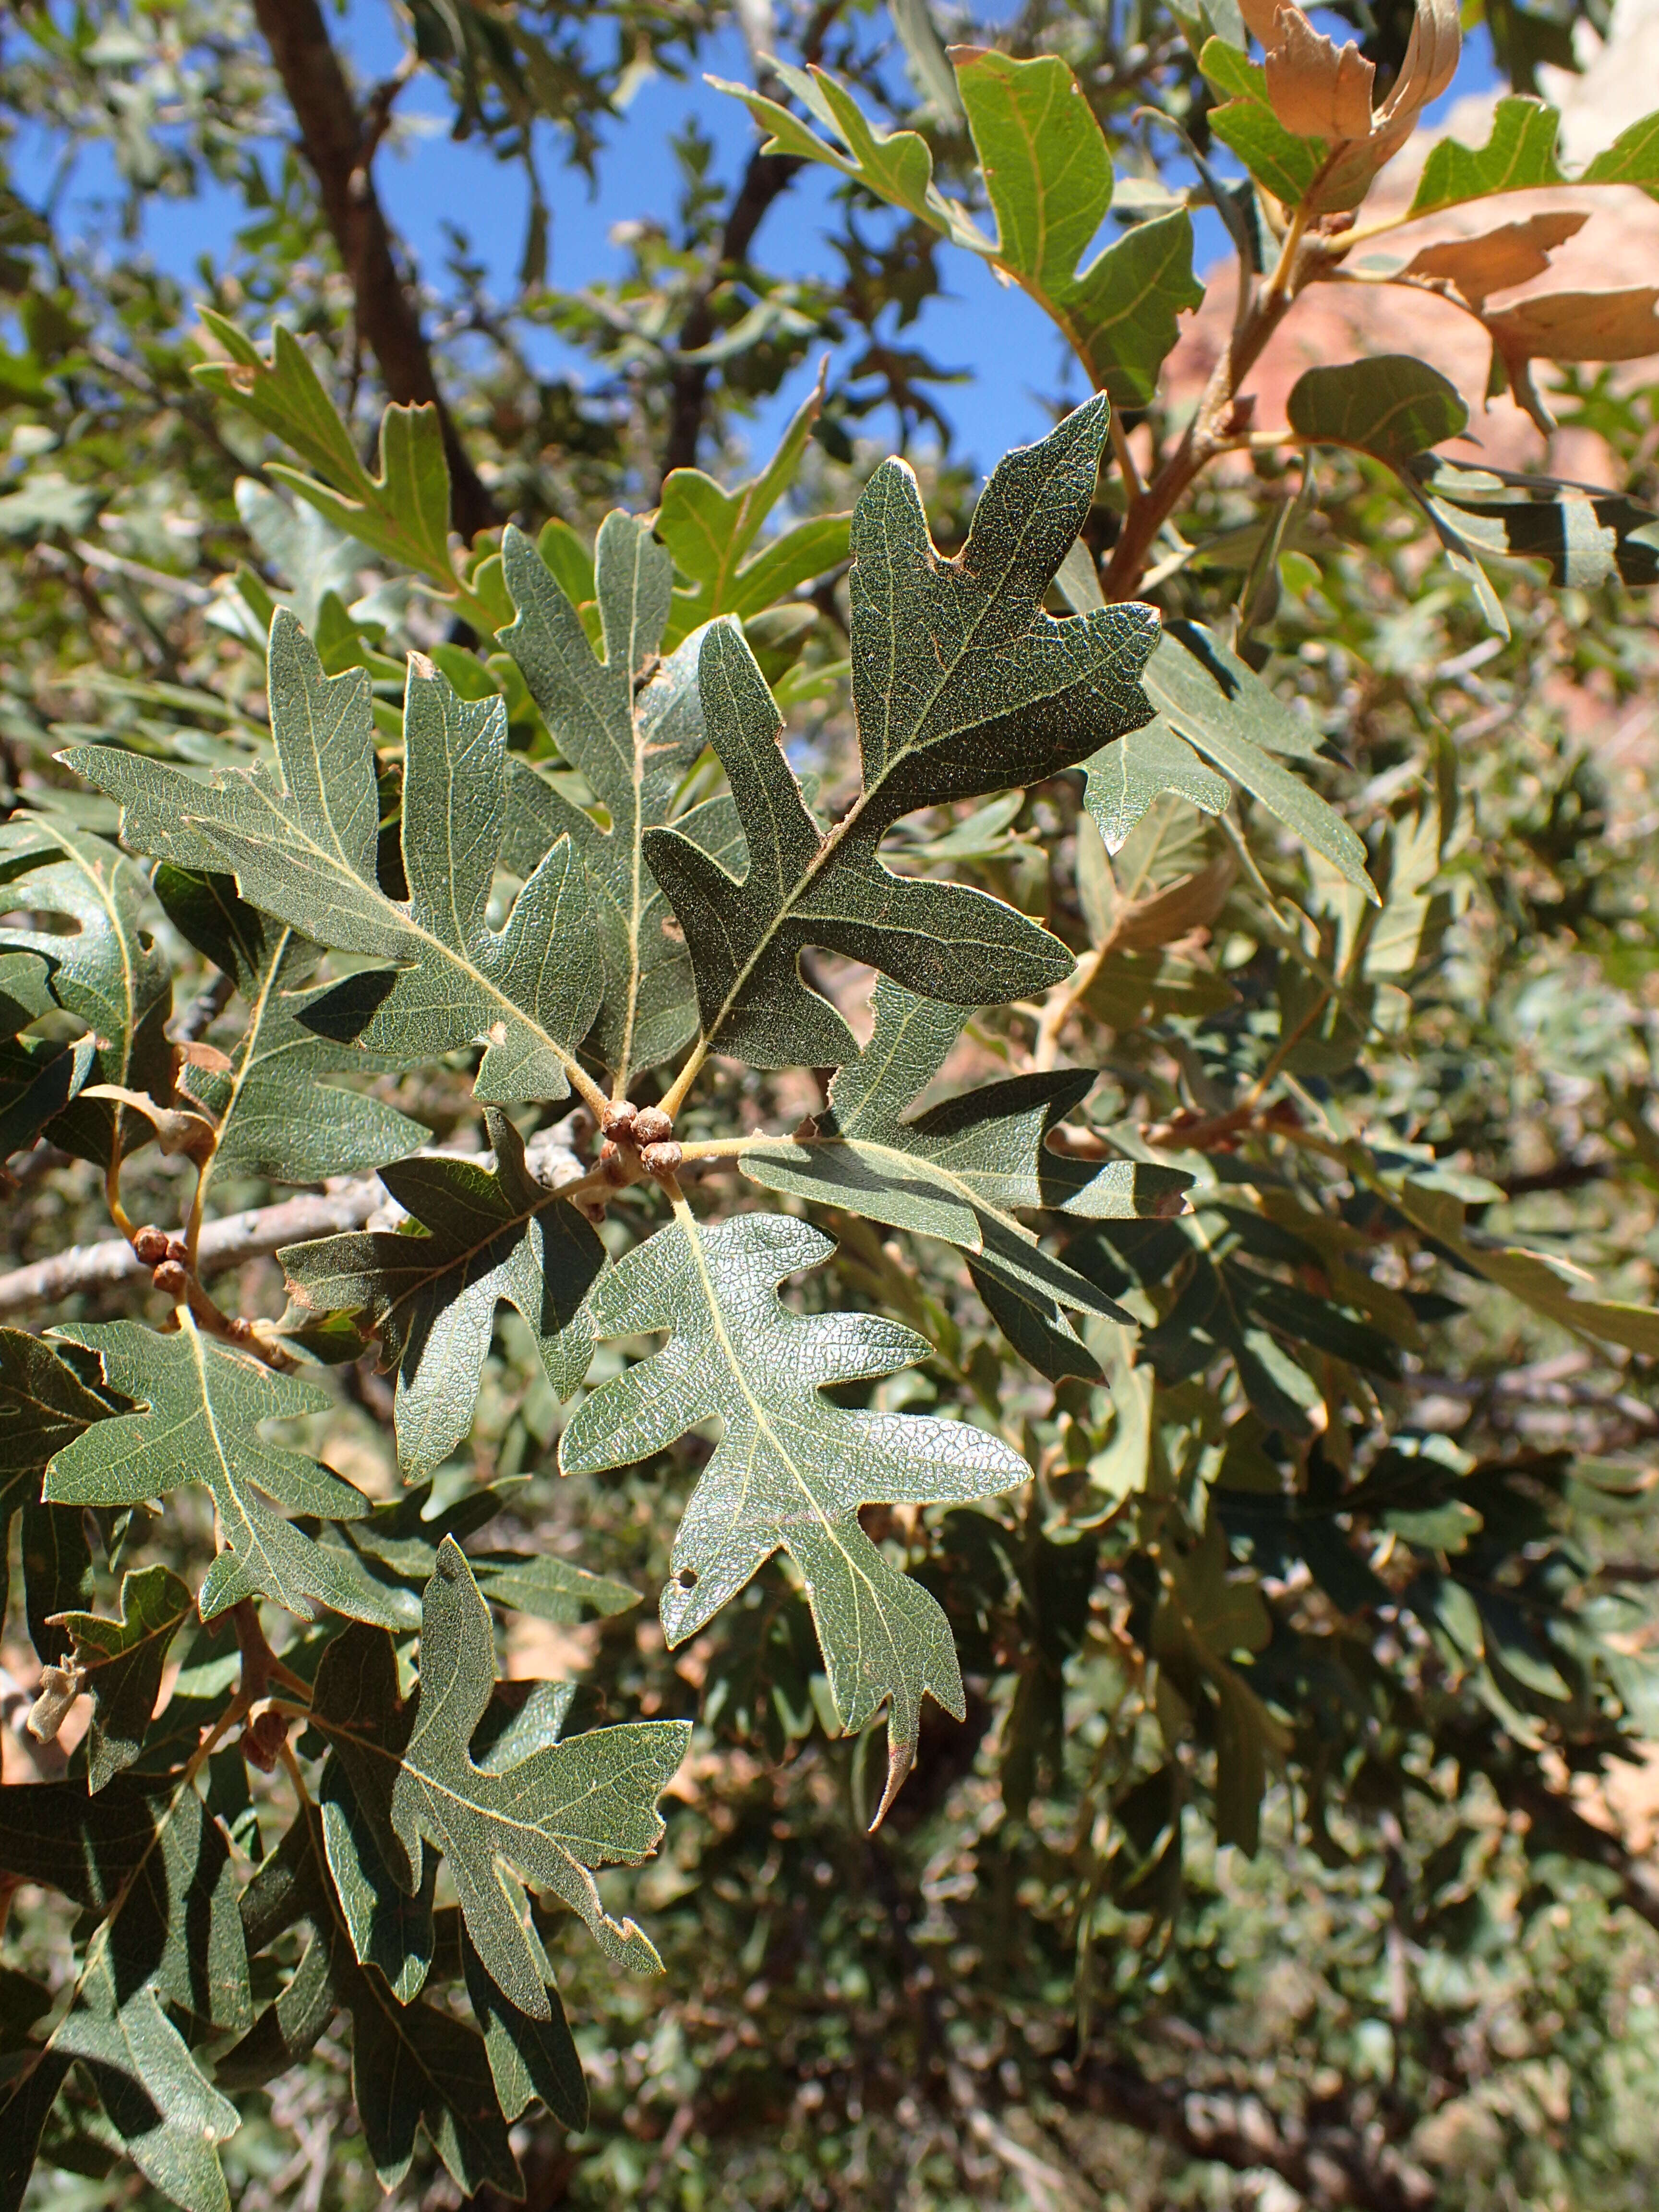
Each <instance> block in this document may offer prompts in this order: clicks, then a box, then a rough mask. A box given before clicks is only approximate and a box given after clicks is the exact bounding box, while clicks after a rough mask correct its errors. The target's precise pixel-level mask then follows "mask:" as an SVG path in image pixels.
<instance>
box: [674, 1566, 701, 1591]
mask: <svg viewBox="0 0 1659 2212" xmlns="http://www.w3.org/2000/svg"><path fill="white" fill-rule="evenodd" d="M674 1580H675V1581H676V1582H677V1583H678V1584H679V1586H680V1588H681V1589H683V1590H694V1589H696V1587H697V1571H696V1568H695V1567H681V1568H680V1569H679V1570H678V1571H677V1573H676V1574H675V1577H674Z"/></svg>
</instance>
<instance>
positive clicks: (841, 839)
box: [703, 502, 1079, 1045]
mask: <svg viewBox="0 0 1659 2212" xmlns="http://www.w3.org/2000/svg"><path fill="white" fill-rule="evenodd" d="M1041 512H1042V507H1041V503H1040V502H1037V503H1036V504H1034V506H1033V507H1032V509H1031V512H1030V514H1029V515H1028V517H1027V518H1026V528H1025V529H1024V531H1022V532H1020V533H1019V535H1018V537H1017V538H1015V540H1014V543H1013V547H1012V550H1011V552H1010V554H1009V557H1008V560H1007V562H1006V563H1005V565H1004V567H1003V568H1002V570H1001V572H1000V574H999V576H998V578H997V582H996V586H995V587H994V589H992V590H990V591H987V593H986V595H985V599H984V603H983V605H981V608H980V611H979V612H978V614H977V615H976V616H975V617H974V621H973V623H972V624H971V625H970V627H969V629H968V631H967V634H966V636H965V638H964V640H963V644H962V646H961V647H960V649H959V650H958V651H957V653H956V654H955V655H953V657H952V658H951V662H950V665H948V667H945V668H944V669H943V670H942V671H941V672H940V675H939V681H938V683H937V684H934V686H933V689H932V690H931V691H929V692H928V693H927V696H926V699H925V701H924V702H923V704H922V705H921V708H919V710H918V711H917V713H916V715H915V723H914V728H915V729H917V730H919V729H920V728H921V726H922V725H923V724H924V723H925V722H926V721H927V717H928V715H929V714H931V713H932V712H933V707H934V704H935V702H937V701H938V699H939V695H940V693H941V692H943V690H945V686H946V684H948V683H949V682H950V681H951V678H952V677H953V676H954V675H955V674H956V671H957V669H958V668H959V667H960V666H961V665H962V663H963V660H964V659H966V658H967V655H968V653H969V651H970V650H971V648H972V645H973V641H974V640H975V638H976V637H977V635H979V631H980V629H981V627H982V626H983V624H984V623H986V622H987V621H988V620H989V619H990V617H991V613H992V611H993V609H994V607H995V605H996V604H997V599H998V594H999V592H1000V590H1001V588H1002V586H1003V585H1004V584H1005V583H1006V580H1007V578H1008V575H1009V573H1010V571H1011V570H1012V568H1013V567H1014V566H1015V563H1016V562H1017V559H1018V552H1019V549H1020V548H1021V546H1023V545H1024V543H1025V539H1026V538H1027V536H1028V535H1029V533H1030V526H1031V524H1032V523H1033V522H1034V520H1036V516H1037V515H1038V514H1040V513H1041ZM925 527H926V526H925V524H924V528H925ZM927 542H928V550H929V551H930V552H931V553H932V555H933V561H934V562H935V563H938V564H939V565H941V566H945V567H949V566H951V563H950V562H942V563H940V562H939V549H938V548H937V547H936V546H935V545H934V544H933V537H932V533H931V532H929V533H928V539H927ZM964 550H965V549H964ZM895 573H896V564H895V563H890V568H889V574H890V577H891V576H892V575H893V574H895ZM935 573H937V568H936V569H935ZM895 590H896V585H895V584H894V583H892V582H890V583H889V586H888V617H889V622H890V630H891V634H892V635H894V636H896V635H898V629H899V623H898V616H897V612H896V607H895V604H894V601H893V593H894V592H895ZM1073 619H1074V620H1075V619H1079V617H1073ZM1063 688H1066V689H1069V688H1070V687H1069V686H1066V687H1063ZM889 696H891V695H889ZM920 750H923V748H922V747H921V745H920V744H918V743H917V741H916V739H915V737H914V735H913V736H912V738H911V739H910V741H909V743H908V744H906V745H904V746H903V747H902V750H899V751H898V752H896V753H895V754H894V755H893V756H892V757H891V758H890V760H889V761H888V763H887V765H886V766H885V768H884V769H883V770H882V772H881V774H880V775H878V777H877V778H876V780H875V781H874V782H873V783H866V784H865V785H864V787H863V788H862V789H861V790H860V793H859V795H858V797H857V798H856V799H854V801H853V804H852V805H851V806H849V807H848V810H847V811H846V813H845V814H843V815H842V817H841V819H840V821H839V822H837V823H835V824H834V826H833V827H832V828H831V829H829V831H827V832H826V834H825V835H824V836H823V840H822V842H820V844H819V846H818V849H817V852H816V853H815V854H813V856H812V858H811V860H809V861H808V862H807V864H806V866H805V868H804V869H803V870H802V872H801V873H800V875H799V878H797V880H796V883H795V884H794V887H793V890H790V892H789V893H788V895H787V897H786V898H785V899H784V901H783V902H782V904H781V906H780V907H779V908H778V911H777V913H776V915H775V916H774V917H773V919H772V921H771V922H770V923H769V925H768V926H767V927H766V928H765V929H763V931H762V933H761V935H760V937H759V939H758V940H757V944H756V945H755V947H754V949H753V951H751V952H750V955H749V957H748V958H747V959H746V960H745V961H744V963H743V965H742V966H741V968H740V969H738V973H737V975H736V976H735V977H734V978H733V980H732V984H731V987H729V989H728V990H727V992H726V996H725V998H724V999H723V1000H721V1002H720V1010H719V1012H717V1013H716V1015H715V1017H714V1020H713V1022H712V1023H710V1024H708V1026H707V1027H706V1028H705V1029H704V1030H703V1042H704V1043H705V1045H713V1043H714V1040H715V1038H716V1037H717V1036H719V1035H720V1030H722V1029H723V1028H724V1027H725V1025H726V1022H727V1021H728V1020H729V1019H730V1018H731V1014H732V1009H733V1007H734V1006H736V1005H737V1003H738V1000H739V999H740V998H741V997H742V995H743V993H744V989H745V988H746V987H747V986H748V983H749V981H750V977H751V976H752V975H753V974H754V972H755V970H756V969H757V967H758V966H759V964H760V963H761V961H762V959H763V957H765V955H766V953H767V951H768V950H769V947H770V946H771V945H772V943H773V941H774V939H775V938H776V937H777V935H778V933H779V932H780V930H781V928H782V927H783V925H784V923H785V922H786V921H788V920H789V919H790V917H791V916H792V915H793V911H794V908H795V907H796V905H797V904H798V902H799V901H800V900H801V899H802V898H804V897H805V895H806V892H807V890H808V888H809V887H810V886H811V884H813V883H814V882H815V881H816V880H817V877H818V875H819V874H820V873H821V872H822V871H823V868H824V867H825V866H827V865H828V863H829V860H830V858H831V857H832V855H833V854H836V852H838V851H839V850H840V848H841V847H842V844H844V843H845V842H846V841H847V839H848V837H849V836H851V835H852V833H853V831H854V829H856V827H857V826H858V824H859V823H860V821H861V820H862V818H863V817H864V816H865V814H866V812H867V811H869V809H870V807H871V805H872V804H873V802H874V801H875V800H876V799H877V798H878V797H879V795H880V793H881V792H882V789H883V787H884V785H885V784H886V783H887V781H888V780H889V779H890V777H891V776H893V775H896V773H897V772H898V770H899V769H900V768H901V767H902V765H903V764H904V763H906V762H907V761H908V760H910V759H911V758H912V757H914V755H915V753H917V752H918V751H920ZM779 757H780V758H782V757H783V756H782V752H781V749H780V753H779ZM784 768H785V770H786V772H787V774H788V775H789V776H790V779H791V781H793V779H794V770H793V769H791V768H790V767H789V764H788V762H787V760H785V761H784ZM796 789H797V790H798V791H799V784H797V785H796ZM802 803H803V805H805V801H803V802H802ZM808 819H809V820H810V819H811V817H810V815H809V817H808ZM745 835H746V831H745ZM878 865H879V862H878ZM747 881H748V878H747V877H745V878H744V883H745V884H746V883H747Z"/></svg>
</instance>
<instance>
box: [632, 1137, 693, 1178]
mask: <svg viewBox="0 0 1659 2212" xmlns="http://www.w3.org/2000/svg"><path fill="white" fill-rule="evenodd" d="M684 1158H685V1153H684V1149H683V1148H682V1147H681V1146H678V1145H677V1144H675V1143H674V1142H673V1140H672V1139H670V1140H669V1141H668V1142H667V1143H666V1144H662V1145H647V1146H646V1147H645V1149H644V1150H643V1151H642V1152H641V1154H640V1165H641V1167H642V1168H643V1169H644V1170H645V1171H646V1173H647V1175H653V1176H671V1175H672V1174H673V1173H674V1171H675V1170H676V1169H677V1168H678V1167H679V1166H680V1165H681V1164H682V1163H683V1162H684Z"/></svg>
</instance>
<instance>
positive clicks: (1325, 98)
mask: <svg viewBox="0 0 1659 2212" xmlns="http://www.w3.org/2000/svg"><path fill="white" fill-rule="evenodd" d="M1276 31H1277V36H1276V38H1275V40H1274V42H1273V46H1271V47H1270V48H1269V49H1268V52H1267V97H1268V99H1269V100H1271V101H1272V103H1273V113H1274V114H1275V115H1276V116H1277V117H1278V118H1279V121H1280V122H1281V123H1282V124H1283V125H1285V129H1286V130H1287V131H1294V132H1295V133H1296V135H1297V137H1298V138H1327V139H1331V140H1334V141H1345V140H1353V139H1366V138H1369V137H1370V135H1371V87H1372V84H1373V83H1374V82H1375V80H1376V67H1375V65H1374V64H1372V63H1370V62H1368V61H1367V60H1366V59H1365V58H1364V55H1363V54H1362V53H1361V52H1360V51H1359V48H1358V46H1356V45H1355V44H1354V43H1353V41H1352V40H1349V41H1348V43H1347V44H1346V46H1337V45H1336V44H1335V42H1334V40H1330V39H1328V38H1327V37H1326V36H1325V35H1324V33H1322V32H1321V31H1316V30H1315V28H1314V27H1313V25H1312V24H1311V23H1310V21H1308V18H1307V17H1306V16H1305V15H1304V14H1303V13H1302V11H1301V9H1299V8H1281V9H1279V16H1278V21H1277V25H1276Z"/></svg>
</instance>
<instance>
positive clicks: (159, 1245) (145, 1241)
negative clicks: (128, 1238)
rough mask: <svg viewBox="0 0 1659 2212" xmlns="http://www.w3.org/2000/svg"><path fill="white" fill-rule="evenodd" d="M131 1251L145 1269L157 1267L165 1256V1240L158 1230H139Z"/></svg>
mask: <svg viewBox="0 0 1659 2212" xmlns="http://www.w3.org/2000/svg"><path fill="white" fill-rule="evenodd" d="M132 1249H133V1250H134V1251H135V1252H136V1253H137V1255H138V1257H139V1258H140V1259H141V1260H142V1261H143V1263H144V1265H145V1266H146V1267H160V1266H161V1262H162V1261H163V1260H165V1259H166V1258H167V1237H166V1236H165V1235H164V1234H163V1232H162V1231H161V1230H159V1229H141V1230H140V1231H138V1234H137V1236H136V1237H134V1238H133V1240H132Z"/></svg>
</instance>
